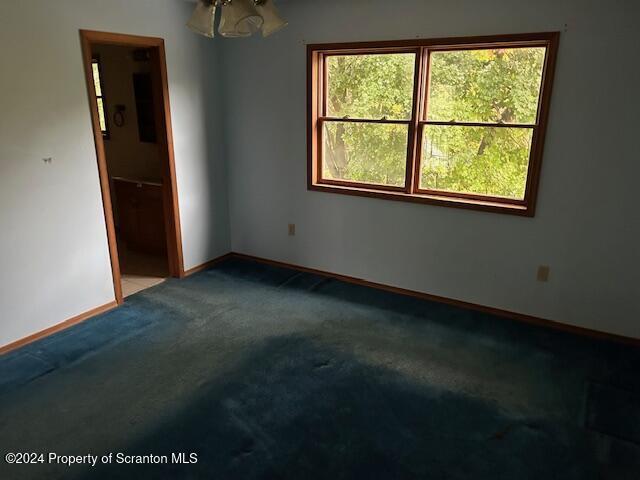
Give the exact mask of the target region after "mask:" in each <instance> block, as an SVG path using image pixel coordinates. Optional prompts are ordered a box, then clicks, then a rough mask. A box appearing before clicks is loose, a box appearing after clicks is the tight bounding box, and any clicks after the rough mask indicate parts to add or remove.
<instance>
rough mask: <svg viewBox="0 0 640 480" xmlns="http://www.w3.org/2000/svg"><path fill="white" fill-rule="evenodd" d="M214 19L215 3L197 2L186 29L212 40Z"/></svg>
mask: <svg viewBox="0 0 640 480" xmlns="http://www.w3.org/2000/svg"><path fill="white" fill-rule="evenodd" d="M215 18H216V5H215V2H210V1H209V0H199V1H198V3H197V4H196V8H195V10H194V11H193V15H191V19H190V20H189V21H188V22H187V27H189V28H190V29H191V30H193V31H194V32H196V33H199V34H200V35H204V36H205V37H209V38H213V36H214V32H215V27H214V20H215Z"/></svg>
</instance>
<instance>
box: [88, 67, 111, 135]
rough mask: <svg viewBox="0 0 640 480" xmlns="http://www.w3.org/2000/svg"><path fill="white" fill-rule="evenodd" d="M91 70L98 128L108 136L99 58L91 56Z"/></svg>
mask: <svg viewBox="0 0 640 480" xmlns="http://www.w3.org/2000/svg"><path fill="white" fill-rule="evenodd" d="M91 71H92V72H93V86H94V88H95V91H96V99H97V101H98V119H99V120H100V130H101V131H102V136H103V137H105V138H109V125H108V122H107V118H108V116H107V106H106V103H105V99H104V85H103V83H102V69H101V68H100V58H99V57H93V59H92V60H91Z"/></svg>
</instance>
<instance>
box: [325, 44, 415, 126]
mask: <svg viewBox="0 0 640 480" xmlns="http://www.w3.org/2000/svg"><path fill="white" fill-rule="evenodd" d="M415 60H416V56H415V54H413V53H396V54H376V55H331V56H328V57H327V61H326V65H327V90H328V92H327V115H328V116H330V117H344V116H345V115H348V116H350V117H351V118H366V119H380V118H382V117H385V116H386V117H388V118H389V119H399V120H408V119H410V118H411V104H412V101H413V81H414V70H415Z"/></svg>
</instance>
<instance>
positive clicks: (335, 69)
mask: <svg viewBox="0 0 640 480" xmlns="http://www.w3.org/2000/svg"><path fill="white" fill-rule="evenodd" d="M557 44H558V34H557V33H543V34H527V35H511V36H499V37H491V38H489V37H482V38H466V39H465V38H461V39H445V40H432V41H431V40H418V41H401V42H377V43H367V44H331V45H310V46H309V47H308V58H309V65H308V66H309V89H308V96H309V99H308V102H309V103H308V105H309V139H308V144H309V145H308V149H309V151H308V155H309V159H308V160H309V167H308V168H309V172H308V173H309V188H310V189H311V190H320V191H330V192H338V193H347V194H351V195H366V196H376V197H383V198H390V199H394V200H406V201H413V202H422V203H435V204H442V205H449V206H456V207H466V208H475V209H481V210H489V211H498V212H505V213H514V214H519V215H529V216H532V215H533V213H534V208H535V197H536V191H537V184H538V174H539V171H540V164H541V160H542V158H541V157H542V149H543V141H544V134H545V125H546V119H547V113H548V107H549V100H550V93H551V82H552V77H553V68H554V63H555V55H556V51H557Z"/></svg>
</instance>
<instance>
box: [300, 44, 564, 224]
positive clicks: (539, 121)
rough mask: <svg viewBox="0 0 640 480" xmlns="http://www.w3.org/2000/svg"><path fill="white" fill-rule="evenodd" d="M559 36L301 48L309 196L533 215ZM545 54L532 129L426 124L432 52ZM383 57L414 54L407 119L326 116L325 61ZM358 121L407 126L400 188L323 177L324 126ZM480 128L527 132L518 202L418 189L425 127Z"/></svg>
mask: <svg viewBox="0 0 640 480" xmlns="http://www.w3.org/2000/svg"><path fill="white" fill-rule="evenodd" d="M559 36H560V34H559V32H543V33H530V34H511V35H494V36H483V37H457V38H441V39H430V40H427V39H419V40H400V41H382V42H358V43H331V44H311V45H308V46H307V77H308V78H307V123H308V125H307V162H308V165H307V187H308V189H309V190H313V191H323V192H332V193H342V194H347V195H358V196H367V197H377V198H386V199H390V200H400V201H408V202H417V203H426V204H434V205H444V206H449V207H458V208H467V209H475V210H483V211H491V212H499V213H509V214H514V215H522V216H530V217H532V216H534V214H535V206H536V197H537V191H538V184H539V179H540V168H541V165H542V153H543V149H544V139H545V134H546V127H547V122H548V116H549V106H550V102H551V90H552V86H553V76H554V71H555V63H556V57H557V51H558V42H559ZM526 47H544V48H545V49H546V52H545V59H544V64H543V70H542V79H541V86H540V97H539V99H538V110H537V115H536V119H535V123H533V124H521V123H515V124H500V123H491V122H463V121H460V122H442V121H433V120H431V121H430V120H428V118H427V111H428V110H427V109H428V97H429V95H428V93H429V85H428V82H429V79H430V76H429V66H430V55H431V53H432V52H434V51H437V52H442V51H456V50H478V49H487V48H526ZM384 53H390V54H393V53H414V54H415V55H416V65H415V72H414V85H413V99H412V102H413V103H412V111H411V119H409V120H408V121H406V120H388V119H380V120H373V119H352V118H339V117H328V116H327V105H326V92H327V91H328V83H327V81H328V79H327V68H326V59H327V58H328V57H330V56H333V55H367V54H384ZM337 121H339V122H358V123H374V124H402V125H408V140H407V158H406V161H407V164H406V178H405V185H404V186H392V185H378V184H367V183H362V182H353V181H347V180H335V179H325V178H323V176H322V175H323V171H322V170H323V165H322V155H323V151H322V150H323V141H322V140H323V126H324V124H325V123H327V122H337ZM430 124H435V125H454V126H455V125H457V126H480V127H494V128H502V127H509V128H527V129H531V130H532V141H531V150H530V156H529V165H528V171H527V179H526V185H525V194H524V198H523V199H521V200H520V199H511V198H505V197H495V196H486V195H479V194H473V193H458V192H450V191H442V190H431V189H424V188H420V185H419V181H420V173H421V163H422V143H423V134H424V129H425V126H426V125H430Z"/></svg>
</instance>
